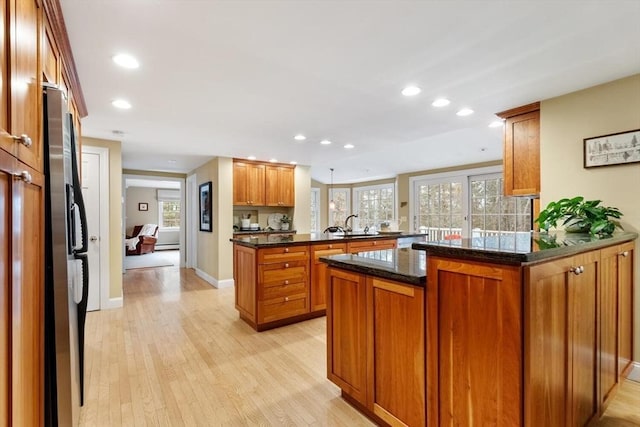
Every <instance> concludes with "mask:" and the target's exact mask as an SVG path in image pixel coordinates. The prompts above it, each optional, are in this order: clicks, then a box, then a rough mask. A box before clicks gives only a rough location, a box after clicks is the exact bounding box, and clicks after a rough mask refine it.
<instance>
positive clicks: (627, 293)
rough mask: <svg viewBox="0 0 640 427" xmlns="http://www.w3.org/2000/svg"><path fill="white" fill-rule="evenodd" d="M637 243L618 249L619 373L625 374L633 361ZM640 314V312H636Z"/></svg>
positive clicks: (626, 244)
mask: <svg viewBox="0 0 640 427" xmlns="http://www.w3.org/2000/svg"><path fill="white" fill-rule="evenodd" d="M635 249H636V247H635V244H634V243H633V242H629V243H625V244H624V245H621V246H620V247H619V251H618V375H619V376H623V375H626V374H627V373H628V371H629V370H630V369H631V367H632V363H631V362H632V361H633V357H632V356H633V329H632V328H633V327H632V325H633V277H634V274H635V271H634V264H633V260H634V259H635V254H636V252H635ZM636 315H638V314H636Z"/></svg>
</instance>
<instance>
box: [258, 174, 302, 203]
mask: <svg viewBox="0 0 640 427" xmlns="http://www.w3.org/2000/svg"><path fill="white" fill-rule="evenodd" d="M294 172H295V169H294V168H293V166H289V165H286V166H285V165H278V166H271V165H269V166H267V167H266V179H265V183H266V187H265V188H266V190H265V198H266V205H267V206H294V205H295V183H294Z"/></svg>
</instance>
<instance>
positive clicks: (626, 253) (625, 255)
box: [620, 251, 629, 258]
mask: <svg viewBox="0 0 640 427" xmlns="http://www.w3.org/2000/svg"><path fill="white" fill-rule="evenodd" d="M620 255H622V256H623V257H625V258H626V257H628V256H629V251H624V252H622V253H621V254H620Z"/></svg>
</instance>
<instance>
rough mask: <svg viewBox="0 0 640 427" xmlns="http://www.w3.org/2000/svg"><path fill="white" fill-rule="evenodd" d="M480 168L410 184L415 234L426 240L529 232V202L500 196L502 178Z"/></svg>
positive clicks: (530, 203)
mask: <svg viewBox="0 0 640 427" xmlns="http://www.w3.org/2000/svg"><path fill="white" fill-rule="evenodd" d="M495 170H496V168H483V169H480V170H473V171H466V173H465V171H461V172H456V173H449V174H446V173H445V174H439V175H436V176H434V177H429V178H427V177H419V178H416V179H414V180H413V206H414V224H413V229H414V231H418V232H426V233H428V234H429V237H428V239H429V240H447V239H457V238H460V237H470V236H473V237H475V236H484V235H488V234H491V233H497V232H529V231H531V229H532V225H533V223H532V210H531V208H532V202H531V199H529V198H524V197H504V196H503V195H502V192H503V190H502V174H501V173H499V172H495Z"/></svg>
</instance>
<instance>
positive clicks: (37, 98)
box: [8, 0, 42, 171]
mask: <svg viewBox="0 0 640 427" xmlns="http://www.w3.org/2000/svg"><path fill="white" fill-rule="evenodd" d="M8 1H9V4H10V7H9V46H10V49H9V64H10V70H9V71H10V87H11V91H10V93H9V104H10V106H11V108H10V111H11V117H10V123H9V133H10V134H12V135H14V136H17V137H21V138H23V139H22V142H23V143H21V142H15V145H16V146H17V156H18V158H19V159H20V160H21V161H23V162H24V163H26V164H27V165H29V166H31V167H33V168H34V169H36V170H38V171H41V170H42V153H41V152H42V147H41V145H42V144H41V141H40V127H41V121H42V120H41V119H42V110H41V106H42V102H41V99H42V87H41V77H40V72H39V69H38V65H39V61H38V39H39V37H40V25H39V23H40V17H39V15H40V13H41V10H40V8H39V6H38V4H37V2H36V0H8ZM22 135H26V136H25V137H22Z"/></svg>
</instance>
